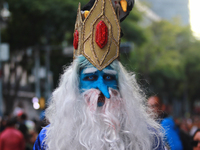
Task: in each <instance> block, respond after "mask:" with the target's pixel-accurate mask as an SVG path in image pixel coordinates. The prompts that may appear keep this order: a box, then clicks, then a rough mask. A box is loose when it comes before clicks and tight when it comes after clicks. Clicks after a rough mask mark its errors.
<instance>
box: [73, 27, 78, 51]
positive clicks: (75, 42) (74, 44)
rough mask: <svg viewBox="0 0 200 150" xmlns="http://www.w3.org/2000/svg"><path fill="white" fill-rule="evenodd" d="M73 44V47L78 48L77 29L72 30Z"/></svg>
mask: <svg viewBox="0 0 200 150" xmlns="http://www.w3.org/2000/svg"><path fill="white" fill-rule="evenodd" d="M73 46H74V49H77V48H78V31H77V30H76V31H75V32H74V41H73Z"/></svg>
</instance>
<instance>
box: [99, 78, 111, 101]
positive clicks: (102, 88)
mask: <svg viewBox="0 0 200 150" xmlns="http://www.w3.org/2000/svg"><path fill="white" fill-rule="evenodd" d="M96 88H97V89H99V90H100V91H101V92H102V93H103V95H104V96H105V97H106V98H108V99H109V98H110V94H109V89H108V86H107V85H106V84H105V83H104V81H103V78H99V79H98V81H97V86H96Z"/></svg>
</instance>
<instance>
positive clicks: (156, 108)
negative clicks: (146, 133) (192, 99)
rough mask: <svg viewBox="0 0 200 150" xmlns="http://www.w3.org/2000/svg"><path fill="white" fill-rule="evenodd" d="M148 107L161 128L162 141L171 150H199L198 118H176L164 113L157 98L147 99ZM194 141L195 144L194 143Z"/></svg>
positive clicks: (163, 107) (199, 122)
mask: <svg viewBox="0 0 200 150" xmlns="http://www.w3.org/2000/svg"><path fill="white" fill-rule="evenodd" d="M147 103H148V107H149V108H150V109H151V111H153V112H154V116H152V117H153V118H154V119H155V120H156V121H157V122H159V124H160V125H161V126H162V128H163V132H164V134H165V138H164V141H165V143H166V145H167V146H168V147H169V149H171V150H199V149H200V136H199V135H200V134H199V135H198V134H197V133H198V132H199V129H200V117H199V116H198V115H194V116H192V117H190V118H176V117H173V115H170V113H169V112H167V111H166V109H165V108H166V107H165V105H164V104H163V103H162V100H161V99H160V98H159V97H158V96H151V97H149V98H148V101H147ZM198 140H199V141H198ZM194 141H195V142H194ZM198 143H199V144H198Z"/></svg>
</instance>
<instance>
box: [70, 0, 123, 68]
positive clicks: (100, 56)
mask: <svg viewBox="0 0 200 150" xmlns="http://www.w3.org/2000/svg"><path fill="white" fill-rule="evenodd" d="M120 32H121V29H120V23H119V20H118V17H117V15H116V13H115V10H114V8H113V5H112V2H111V0H96V1H95V3H94V5H93V7H92V8H91V9H90V12H89V14H88V15H87V17H86V18H85V17H84V16H83V15H82V13H81V5H80V3H79V7H78V11H77V18H76V24H75V30H74V41H73V45H74V58H76V57H77V56H79V55H83V56H85V57H86V58H87V59H88V60H89V61H90V63H91V64H93V65H94V66H95V67H96V68H97V69H98V70H102V69H104V68H105V67H107V66H108V65H109V64H110V63H112V62H113V61H114V60H115V59H117V58H118V57H119V45H120Z"/></svg>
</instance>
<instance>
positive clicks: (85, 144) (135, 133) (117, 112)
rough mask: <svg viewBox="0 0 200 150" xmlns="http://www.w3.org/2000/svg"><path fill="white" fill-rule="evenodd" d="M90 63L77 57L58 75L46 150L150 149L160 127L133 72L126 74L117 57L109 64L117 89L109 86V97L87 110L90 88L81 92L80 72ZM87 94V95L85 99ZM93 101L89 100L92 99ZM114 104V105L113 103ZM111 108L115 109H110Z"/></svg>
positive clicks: (158, 138) (48, 113) (49, 112)
mask: <svg viewBox="0 0 200 150" xmlns="http://www.w3.org/2000/svg"><path fill="white" fill-rule="evenodd" d="M88 65H91V64H90V63H89V61H88V60H87V59H86V58H85V57H83V56H80V57H78V58H77V59H75V60H74V61H73V63H72V65H70V66H69V67H68V68H67V69H66V70H65V72H64V74H63V75H62V77H61V80H60V84H59V86H58V88H57V89H56V90H55V91H54V92H53V96H52V99H51V102H50V104H49V107H48V108H47V110H46V118H47V119H48V120H49V122H50V126H49V127H48V128H47V133H46V138H45V141H44V142H45V144H46V146H47V147H46V148H47V149H49V150H66V149H67V150H108V149H109V150H152V149H153V147H154V148H155V147H156V144H157V145H159V142H162V133H161V131H160V126H159V125H158V124H157V123H156V122H155V121H154V120H153V119H152V118H151V117H150V114H149V113H147V108H146V105H145V101H146V99H145V96H144V94H143V92H142V91H141V90H140V88H139V86H138V84H137V83H136V81H135V78H134V77H133V74H131V73H127V71H126V70H125V69H124V67H123V66H122V65H121V63H120V62H119V61H118V60H115V61H114V62H113V63H112V64H111V67H112V68H113V69H114V70H115V71H117V72H118V88H119V91H115V90H112V89H109V92H110V94H111V98H110V99H106V100H105V104H104V106H102V107H97V103H96V107H95V110H93V111H91V110H90V111H88V110H89V109H88V107H90V106H88V104H87V101H88V99H90V100H91V99H95V100H94V102H95V101H97V98H94V96H93V97H92V96H90V97H89V98H88V97H87V96H88V95H91V94H92V93H94V92H96V93H97V95H98V90H97V89H91V90H89V91H86V92H85V93H82V94H81V93H80V89H79V80H80V79H79V73H80V69H81V68H83V67H86V66H87V67H88ZM86 97H87V98H86ZM91 101H92V100H91ZM114 103H116V104H117V105H115V104H114ZM113 108H114V109H113Z"/></svg>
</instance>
